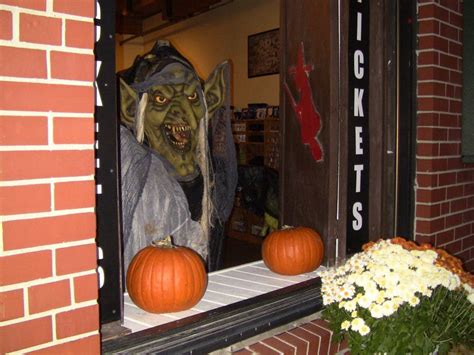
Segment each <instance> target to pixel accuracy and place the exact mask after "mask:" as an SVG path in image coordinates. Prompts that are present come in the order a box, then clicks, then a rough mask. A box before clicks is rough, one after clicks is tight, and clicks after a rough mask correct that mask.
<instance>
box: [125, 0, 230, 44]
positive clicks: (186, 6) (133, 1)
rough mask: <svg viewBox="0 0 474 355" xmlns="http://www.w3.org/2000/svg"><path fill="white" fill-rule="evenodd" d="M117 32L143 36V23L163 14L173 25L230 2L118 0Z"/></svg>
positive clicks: (207, 0) (209, 0)
mask: <svg viewBox="0 0 474 355" xmlns="http://www.w3.org/2000/svg"><path fill="white" fill-rule="evenodd" d="M116 2H117V3H116V4H117V5H116V16H117V19H116V32H117V33H120V34H131V35H143V34H144V29H143V21H144V20H146V19H147V18H149V17H151V16H154V15H157V14H159V13H161V14H162V17H163V20H165V21H166V22H167V23H168V24H173V23H176V22H179V21H181V20H184V19H186V18H189V17H192V16H196V15H199V14H201V13H203V12H206V11H208V10H210V9H212V8H214V7H216V6H219V5H221V4H223V3H228V2H230V1H222V0H116Z"/></svg>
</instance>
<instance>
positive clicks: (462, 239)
mask: <svg viewBox="0 0 474 355" xmlns="http://www.w3.org/2000/svg"><path fill="white" fill-rule="evenodd" d="M471 237H472V234H470V235H466V236H464V237H462V238H459V239H454V240H451V241H450V242H446V243H442V244H439V246H440V247H443V246H445V245H449V244H452V243H455V242H462V241H464V240H466V239H467V238H471ZM472 248H474V246H472V247H469V248H468V249H464V250H462V251H463V252H464V251H466V250H470V249H472Z"/></svg>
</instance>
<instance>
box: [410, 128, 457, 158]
mask: <svg viewBox="0 0 474 355" xmlns="http://www.w3.org/2000/svg"><path fill="white" fill-rule="evenodd" d="M423 127H425V126H423ZM426 128H429V127H427V126H426ZM446 128H449V127H446ZM416 143H417V144H419V143H421V144H433V143H439V144H461V141H430V140H426V139H423V140H421V139H420V140H417V141H416ZM457 156H459V155H457Z"/></svg>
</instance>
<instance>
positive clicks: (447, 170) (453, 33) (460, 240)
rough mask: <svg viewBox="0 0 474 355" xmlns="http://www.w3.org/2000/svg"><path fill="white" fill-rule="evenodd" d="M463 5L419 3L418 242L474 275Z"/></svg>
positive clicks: (457, 1) (440, 0)
mask: <svg viewBox="0 0 474 355" xmlns="http://www.w3.org/2000/svg"><path fill="white" fill-rule="evenodd" d="M462 3H463V2H462V0H436V1H422V0H418V26H419V27H418V67H417V75H418V84H417V103H418V112H417V160H416V170H417V171H416V186H415V188H416V240H417V241H419V242H429V243H431V244H433V245H436V246H438V247H442V248H444V249H446V250H448V251H449V252H450V253H452V254H454V255H456V256H458V257H460V258H461V259H462V260H463V261H464V263H465V264H464V265H465V268H466V269H467V270H470V271H471V272H472V271H474V235H473V233H474V166H473V165H472V164H463V163H462V161H461V113H462V95H461V92H462V33H463V32H462V31H463V16H462V14H463V9H462Z"/></svg>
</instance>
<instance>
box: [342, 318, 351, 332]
mask: <svg viewBox="0 0 474 355" xmlns="http://www.w3.org/2000/svg"><path fill="white" fill-rule="evenodd" d="M350 326H351V322H349V321H348V320H345V321H344V322H342V323H341V329H343V330H348V329H349V328H350Z"/></svg>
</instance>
